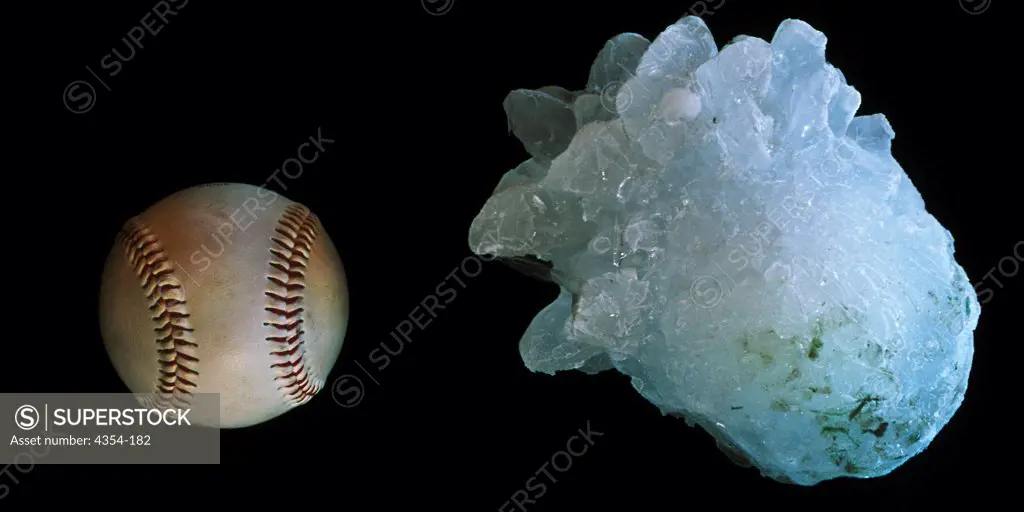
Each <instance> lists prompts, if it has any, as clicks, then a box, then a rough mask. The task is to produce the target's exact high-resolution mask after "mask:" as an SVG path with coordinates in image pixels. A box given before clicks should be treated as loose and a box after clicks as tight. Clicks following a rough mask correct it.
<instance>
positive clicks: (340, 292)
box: [100, 183, 348, 428]
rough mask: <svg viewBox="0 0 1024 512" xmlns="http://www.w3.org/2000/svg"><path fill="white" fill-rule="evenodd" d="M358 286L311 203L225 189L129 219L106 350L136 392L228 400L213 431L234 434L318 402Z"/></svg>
mask: <svg viewBox="0 0 1024 512" xmlns="http://www.w3.org/2000/svg"><path fill="white" fill-rule="evenodd" d="M347 324H348V286H347V282H346V279H345V272H344V268H343V267H342V264H341V259H340V258H339V256H338V253H337V250H336V249H335V248H334V245H333V244H332V243H331V240H330V238H329V237H328V236H327V233H326V232H325V231H324V228H323V226H321V224H320V221H319V219H318V218H317V217H316V216H315V215H314V214H313V213H312V212H310V210H309V209H308V208H306V207H305V206H303V205H301V204H299V203H296V202H294V201H291V200H289V199H287V198H285V197H284V196H282V195H280V194H277V193H275V192H273V191H271V190H268V189H264V188H260V187H255V186H251V185H243V184H235V183H216V184H209V185H200V186H197V187H193V188H189V189H186V190H183V191H180V192H177V193H175V194H173V195H171V196H168V197H166V198H165V199H163V200H161V201H160V202H158V203H156V204H154V205H153V206H151V207H150V208H149V209H147V210H146V211H145V212H143V213H141V214H139V215H138V216H136V217H133V218H132V219H130V220H128V222H126V223H125V225H124V227H123V229H122V230H121V232H120V233H119V234H118V236H117V240H116V242H115V244H114V247H113V249H111V251H110V254H109V256H108V257H107V262H106V267H105V268H104V273H103V281H102V285H101V290H100V326H101V331H102V335H103V340H104V343H105V345H106V348H107V352H108V354H109V355H110V359H111V361H112V362H113V364H114V368H115V369H116V371H117V373H118V374H119V375H120V377H121V379H122V380H123V381H124V383H125V384H126V385H127V386H128V388H129V389H130V390H131V391H132V392H133V393H158V396H159V397H160V398H161V400H160V401H161V405H163V406H175V407H181V406H186V405H187V404H188V403H189V400H190V397H191V396H193V395H194V394H197V393H218V394H219V395H220V404H221V413H220V421H219V424H217V425H210V426H217V427H221V428H238V427H246V426H250V425H255V424H258V423H262V422H265V421H267V420H270V419H272V418H274V417H277V416H279V415H281V414H283V413H285V412H287V411H288V410H289V409H292V408H294V407H296V406H299V405H302V404H304V403H306V402H307V401H309V400H310V399H311V398H312V397H313V396H314V395H315V394H316V393H317V392H319V391H320V390H321V389H322V388H323V386H324V380H325V379H326V377H327V375H328V373H330V371H331V368H332V367H333V366H334V363H335V361H336V360H337V358H338V354H339V353H340V352H341V346H342V341H343V339H344V336H345V329H346V327H347Z"/></svg>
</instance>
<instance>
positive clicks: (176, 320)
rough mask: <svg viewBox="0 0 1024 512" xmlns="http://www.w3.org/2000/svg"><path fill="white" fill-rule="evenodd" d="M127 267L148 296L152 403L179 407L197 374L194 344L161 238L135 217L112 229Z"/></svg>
mask: <svg viewBox="0 0 1024 512" xmlns="http://www.w3.org/2000/svg"><path fill="white" fill-rule="evenodd" d="M118 236H119V238H120V242H121V245H122V247H123V248H124V251H125V256H127V258H128V263H129V264H130V265H131V267H132V270H133V273H134V274H135V275H136V276H137V277H138V278H139V279H140V280H141V281H140V286H141V287H142V291H143V293H145V294H146V299H147V300H148V301H149V306H148V307H149V310H150V311H152V312H153V314H154V316H153V317H152V320H153V322H154V323H155V325H156V326H155V327H154V328H153V331H154V332H156V335H157V337H156V340H155V341H156V345H157V350H156V353H157V365H158V367H157V376H156V385H155V388H156V391H155V393H156V404H157V405H158V406H161V407H185V406H188V404H189V403H190V402H191V398H192V394H193V392H194V391H195V389H196V380H197V379H198V377H199V357H198V349H199V345H198V344H197V343H196V339H195V332H194V329H193V328H192V325H191V322H190V321H189V319H190V317H191V315H190V314H189V312H188V309H187V304H186V301H185V288H184V287H183V286H182V284H181V282H180V281H178V279H177V278H176V277H175V275H174V267H173V263H172V262H171V260H170V258H169V257H168V256H167V254H166V253H165V252H164V249H163V244H161V242H160V240H159V238H158V237H157V236H156V235H155V234H153V233H152V231H151V230H150V229H149V228H148V227H147V226H145V225H144V224H142V223H141V222H139V221H138V220H136V219H131V220H129V221H128V222H126V223H125V225H124V227H123V228H122V229H121V232H120V233H119V234H118Z"/></svg>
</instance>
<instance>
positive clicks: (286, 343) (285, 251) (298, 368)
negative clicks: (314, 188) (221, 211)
mask: <svg viewBox="0 0 1024 512" xmlns="http://www.w3.org/2000/svg"><path fill="white" fill-rule="evenodd" d="M274 232H275V233H277V234H278V235H280V236H271V237H270V240H271V241H272V242H273V244H274V245H273V246H272V247H271V248H270V254H271V256H273V257H272V258H271V260H270V262H269V265H270V268H271V274H270V275H268V276H267V281H268V282H269V283H270V284H271V285H272V288H273V289H268V290H267V291H266V296H267V297H268V298H269V304H268V305H267V307H265V308H264V309H265V310H266V311H267V313H269V314H270V317H271V318H270V320H268V321H266V322H264V323H263V325H265V326H268V327H271V328H273V329H275V330H277V331H279V334H278V335H275V336H267V341H268V342H269V343H270V345H271V347H272V350H271V352H270V356H271V358H273V360H275V361H276V362H275V363H273V364H272V365H271V366H270V367H271V369H273V371H274V373H275V377H274V380H275V381H279V382H280V385H279V386H278V389H279V390H280V391H281V392H282V393H283V394H284V395H285V399H286V400H288V401H290V402H291V403H293V404H294V405H301V404H304V403H306V402H308V401H309V400H310V399H311V398H313V396H314V395H316V393H317V392H319V391H320V389H321V388H322V387H323V383H322V382H321V381H320V379H319V377H318V376H316V375H315V373H314V370H313V369H312V368H310V367H309V363H308V361H306V359H305V356H306V344H305V340H304V339H303V334H305V331H304V330H303V329H302V326H303V323H304V322H305V315H304V314H303V313H304V312H305V308H304V305H303V303H304V296H303V293H304V291H305V289H306V269H307V266H308V264H309V258H310V256H311V255H312V253H313V245H314V241H315V240H316V236H317V234H319V231H318V229H317V218H316V216H315V215H313V213H312V212H310V211H309V210H308V209H306V208H305V207H304V206H301V205H294V204H293V205H290V206H288V207H287V208H286V209H285V211H284V213H283V214H282V215H281V218H280V220H279V221H278V226H277V227H276V228H275V229H274Z"/></svg>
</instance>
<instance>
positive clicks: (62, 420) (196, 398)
mask: <svg viewBox="0 0 1024 512" xmlns="http://www.w3.org/2000/svg"><path fill="white" fill-rule="evenodd" d="M219 419H220V396H219V395H215V394H196V395H192V396H189V397H188V399H187V401H183V400H182V399H181V397H178V396H175V397H173V398H172V399H171V400H168V399H167V398H166V397H164V396H161V395H157V394H126V393H2V394H0V464H4V465H7V464H17V465H20V466H26V465H29V464H32V465H34V464H220V430H219V429H217V428H211V427H206V426H204V425H217V424H219Z"/></svg>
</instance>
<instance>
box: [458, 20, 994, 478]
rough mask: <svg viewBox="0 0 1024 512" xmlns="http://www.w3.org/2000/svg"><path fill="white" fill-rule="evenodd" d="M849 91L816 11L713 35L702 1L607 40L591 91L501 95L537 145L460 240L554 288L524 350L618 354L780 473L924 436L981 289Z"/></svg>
mask: <svg viewBox="0 0 1024 512" xmlns="http://www.w3.org/2000/svg"><path fill="white" fill-rule="evenodd" d="M859 103H860V94H859V93H858V92H857V91H856V90H855V89H854V88H853V87H851V86H849V85H847V84H846V81H845V79H844V77H843V75H842V73H840V72H839V70H838V69H836V68H834V67H832V66H831V65H829V64H828V63H827V62H826V61H825V36H824V35H823V34H822V33H821V32H818V31H817V30H815V29H813V28H812V27H810V26H809V25H808V24H806V23H804V22H802V21H797V20H787V21H785V22H783V23H782V24H781V25H780V26H779V28H778V31H777V32H776V33H775V36H774V37H773V39H772V42H771V43H770V44H769V43H767V42H765V41H763V40H761V39H758V38H754V37H745V36H741V37H738V38H736V39H734V40H733V41H732V42H730V43H729V44H728V45H726V46H725V47H724V48H722V49H721V50H719V49H718V47H717V45H716V44H715V42H714V39H713V38H712V36H711V33H710V32H709V30H708V28H707V26H706V25H705V24H704V23H703V22H702V21H701V20H700V19H699V18H695V17H687V18H683V19H682V20H680V21H679V22H678V23H676V24H675V25H672V26H671V27H669V28H668V29H667V30H665V31H664V32H663V33H662V34H661V35H660V36H658V38H657V39H656V40H655V41H654V42H653V43H650V42H648V41H647V40H645V39H644V38H643V37H641V36H639V35H636V34H622V35H619V36H617V37H615V38H613V39H611V40H610V41H609V42H608V43H607V45H606V46H605V47H604V49H603V50H602V51H601V53H600V54H599V55H598V58H597V61H596V62H595V63H594V65H593V68H592V69H591V72H590V79H589V81H588V83H587V87H586V89H585V90H583V91H580V92H569V91H567V90H565V89H562V88H558V87H546V88H542V89H540V90H537V91H533V90H517V91H513V92H512V93H511V94H509V96H508V97H507V99H506V100H505V109H506V111H507V113H508V116H509V121H510V123H511V128H512V130H513V131H514V132H515V134H516V135H517V136H518V137H519V138H520V139H521V140H522V141H523V143H524V144H525V146H526V149H527V151H528V152H529V153H530V155H531V156H532V158H531V159H529V160H527V161H526V162H524V163H523V164H522V165H520V166H519V167H517V168H516V169H514V170H512V171H510V172H509V173H507V174H506V175H505V177H504V178H503V179H502V180H501V182H500V183H499V184H498V186H497V189H496V190H495V191H494V195H493V196H492V197H491V198H490V199H489V200H488V201H487V203H486V205H485V206H484V207H483V210H482V211H481V212H480V214H479V215H478V216H477V217H476V219H475V220H474V221H473V225H472V228H471V230H470V237H469V238H470V245H471V247H472V249H473V250H474V252H476V253H478V254H481V255H483V254H488V255H496V256H498V257H501V258H503V259H504V260H505V261H508V262H510V263H515V264H516V265H517V266H519V267H520V268H523V269H524V270H526V271H529V272H531V273H536V272H538V271H539V272H542V273H543V274H544V275H545V276H547V277H550V278H551V279H552V280H554V281H555V282H557V283H558V284H559V285H560V286H561V290H562V291H561V295H560V296H559V297H558V299H557V300H555V301H554V302H553V303H552V304H551V305H549V306H548V307H546V308H545V309H544V310H543V311H541V312H540V313H539V314H538V315H537V317H536V318H535V319H534V320H533V323H532V324H531V325H530V327H529V329H528V330H527V332H526V333H525V334H524V335H523V338H522V342H521V353H522V356H523V360H524V361H525V363H526V365H527V366H528V367H529V368H530V369H532V370H534V371H539V372H546V373H554V372H557V371H560V370H568V369H579V370H583V371H586V372H589V373H593V372H597V371H601V370H604V369H609V368H616V369H617V370H618V371H620V372H622V373H624V374H626V375H629V376H630V377H632V382H633V386H634V387H635V388H636V389H637V391H639V392H640V393H641V394H642V395H643V396H644V397H646V398H647V399H648V400H649V401H651V402H652V403H654V404H655V405H657V406H658V407H659V408H660V409H661V410H662V411H663V412H664V413H667V414H673V415H678V416H681V417H683V418H685V419H686V420H687V422H688V423H689V424H691V425H693V424H697V425H700V426H701V427H703V428H704V429H705V430H707V431H708V432H710V433H711V434H712V435H713V436H714V437H715V438H716V439H717V441H718V444H719V446H720V447H721V448H722V449H723V450H724V451H725V452H726V453H727V454H729V455H730V457H731V458H733V460H736V461H737V462H738V463H740V464H744V465H754V466H756V467H757V468H758V469H759V470H760V471H761V473H762V474H764V475H766V476H768V477H771V478H774V479H776V480H779V481H782V482H787V483H796V484H801V485H812V484H815V483H818V482H820V481H822V480H827V479H831V478H836V477H839V476H855V477H873V476H879V475H884V474H887V473H889V472H890V471H892V470H893V469H895V468H896V467H898V466H900V465H901V464H903V463H904V462H906V461H907V459H908V458H910V457H912V456H913V455H915V454H917V453H919V452H921V451H922V450H924V449H925V447H926V446H927V445H928V444H929V443H930V442H931V440H932V439H933V438H934V437H935V435H936V434H937V433H938V431H939V429H941V428H942V427H943V426H944V425H945V424H946V422H948V421H949V419H950V417H951V416H952V415H953V413H954V412H955V411H956V410H957V408H958V407H959V406H960V403H961V402H962V401H963V397H964V393H965V391H966V388H967V377H968V374H969V371H970V367H971V359H972V355H973V331H974V328H975V326H976V325H977V322H978V315H979V313H980V306H979V304H978V301H977V299H976V297H975V296H974V293H973V288H972V287H971V285H970V283H969V281H968V279H967V276H966V275H965V273H964V271H963V269H962V268H961V267H960V266H959V265H958V264H957V262H956V261H955V260H954V258H953V238H952V236H951V235H950V233H949V232H948V231H947V230H946V229H944V228H943V227H942V226H941V225H940V224H939V223H938V222H937V221H936V220H935V218H934V217H932V216H931V215H930V214H929V213H928V212H927V211H926V210H925V206H924V202H923V201H922V199H921V196H920V195H919V193H918V191H917V190H916V189H915V188H914V186H913V184H911V182H910V180H909V179H908V177H907V175H906V174H905V173H904V172H903V170H902V169H901V168H900V166H899V164H897V163H896V161H895V160H894V159H893V157H892V155H891V153H890V141H891V140H892V138H893V135H894V132H893V130H892V128H891V127H890V125H889V123H888V122H887V121H886V119H885V117H884V116H882V115H881V114H875V115H869V116H858V117H854V113H855V112H856V110H857V108H858V106H859ZM538 260H539V262H538Z"/></svg>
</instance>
